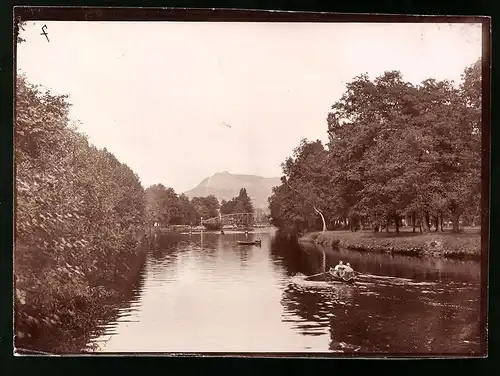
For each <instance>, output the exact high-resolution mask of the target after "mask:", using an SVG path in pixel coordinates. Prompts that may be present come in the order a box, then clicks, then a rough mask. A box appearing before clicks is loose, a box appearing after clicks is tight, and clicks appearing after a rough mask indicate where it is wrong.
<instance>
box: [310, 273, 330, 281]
mask: <svg viewBox="0 0 500 376" xmlns="http://www.w3.org/2000/svg"><path fill="white" fill-rule="evenodd" d="M328 273H329V271H328V272H324V273H318V274H313V275H310V276H308V277H306V278H304V279H306V280H307V279H309V278H312V277H319V276H320V275H323V274H328Z"/></svg>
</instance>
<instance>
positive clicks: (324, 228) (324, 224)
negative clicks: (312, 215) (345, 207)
mask: <svg viewBox="0 0 500 376" xmlns="http://www.w3.org/2000/svg"><path fill="white" fill-rule="evenodd" d="M313 209H314V210H315V211H316V213H318V214H319V215H320V216H321V220H322V221H323V232H325V231H326V222H325V217H324V216H323V213H321V212H320V211H319V210H318V209H316V208H315V207H313Z"/></svg>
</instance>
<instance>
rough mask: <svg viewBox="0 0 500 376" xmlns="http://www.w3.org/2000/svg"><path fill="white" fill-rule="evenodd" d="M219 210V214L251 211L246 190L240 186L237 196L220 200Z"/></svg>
mask: <svg viewBox="0 0 500 376" xmlns="http://www.w3.org/2000/svg"><path fill="white" fill-rule="evenodd" d="M220 212H221V214H234V213H253V212H254V208H253V204H252V200H251V199H250V197H249V196H248V193H247V190H246V189H245V188H241V189H240V193H239V194H238V196H236V197H233V198H232V199H231V200H229V201H226V200H222V202H221V207H220Z"/></svg>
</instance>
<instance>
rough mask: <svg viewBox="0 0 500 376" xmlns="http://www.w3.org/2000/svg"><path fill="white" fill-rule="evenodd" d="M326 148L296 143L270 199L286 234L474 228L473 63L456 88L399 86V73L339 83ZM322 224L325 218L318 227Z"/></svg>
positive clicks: (476, 67)
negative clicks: (410, 227)
mask: <svg viewBox="0 0 500 376" xmlns="http://www.w3.org/2000/svg"><path fill="white" fill-rule="evenodd" d="M327 122H328V143H327V145H326V147H325V146H324V145H323V144H322V143H321V142H320V141H314V142H308V141H306V140H303V141H302V142H301V144H300V145H299V146H298V147H297V148H296V149H295V151H294V155H293V157H290V158H288V159H287V160H286V161H285V163H283V165H282V168H283V174H284V176H283V177H282V184H281V185H280V186H278V187H275V188H274V189H273V193H272V196H271V197H270V198H269V206H270V209H271V217H272V223H273V224H274V225H275V226H277V227H279V228H282V229H287V230H290V231H293V232H303V231H307V230H314V229H317V230H319V229H321V228H329V229H334V228H338V227H345V226H349V228H350V229H351V230H353V231H355V230H357V229H359V228H360V227H361V226H373V228H374V229H375V231H379V229H380V228H383V227H385V228H386V229H387V230H388V229H389V226H392V225H394V226H395V229H396V231H398V232H399V226H400V224H401V223H402V220H405V221H406V223H408V224H413V231H415V229H416V228H420V231H423V232H426V231H429V230H430V229H431V228H432V227H431V226H432V225H434V226H435V231H438V230H439V229H441V230H442V224H443V222H452V228H453V231H455V232H458V231H460V226H459V224H460V222H462V223H464V224H467V225H475V224H479V216H480V194H481V192H480V188H481V173H480V170H481V61H480V60H479V61H477V62H476V63H475V64H473V65H471V66H469V67H466V68H465V70H464V72H463V75H462V80H461V82H460V84H459V85H454V84H453V83H452V82H449V81H437V80H434V79H427V80H425V81H423V82H422V83H421V84H419V85H412V84H411V83H409V82H406V81H404V79H403V77H402V75H401V73H400V72H398V71H387V72H385V73H384V74H382V75H381V76H379V77H377V78H376V79H375V80H370V79H369V78H368V76H366V75H360V76H358V77H356V78H355V79H353V80H352V81H351V82H349V83H348V84H347V90H346V92H345V93H344V94H343V96H342V97H341V99H340V100H339V101H338V102H336V103H334V104H333V105H332V107H331V111H330V113H329V114H328V117H327ZM323 218H324V221H323Z"/></svg>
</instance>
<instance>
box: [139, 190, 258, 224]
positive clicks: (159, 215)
mask: <svg viewBox="0 0 500 376" xmlns="http://www.w3.org/2000/svg"><path fill="white" fill-rule="evenodd" d="M219 210H220V214H222V215H224V214H232V213H253V212H254V209H253V204H252V200H251V199H250V197H249V196H248V194H247V191H246V189H245V188H242V189H241V190H240V193H239V195H238V196H236V197H233V198H232V199H231V200H229V201H226V200H222V202H221V203H220V204H219V200H218V199H217V197H215V196H214V195H209V196H207V197H193V198H192V199H191V200H190V199H189V198H188V197H187V196H186V195H184V194H180V195H179V194H177V193H175V191H174V190H173V189H172V188H166V187H165V186H163V185H162V184H155V185H152V186H151V187H149V188H147V189H146V216H147V222H148V223H149V224H150V225H154V224H155V223H156V224H158V225H160V226H171V225H199V224H200V223H201V219H202V218H203V219H204V220H206V219H209V218H214V217H218V216H219Z"/></svg>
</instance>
